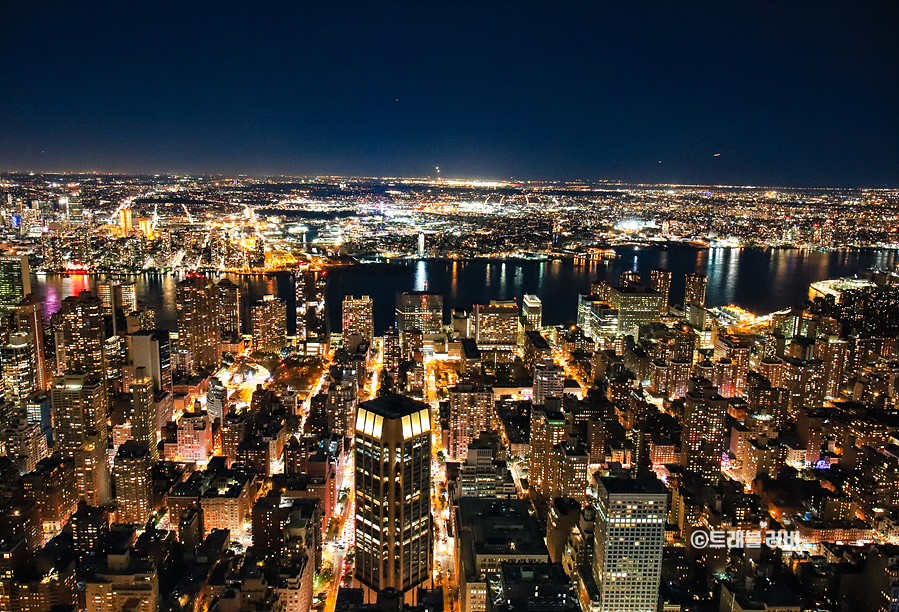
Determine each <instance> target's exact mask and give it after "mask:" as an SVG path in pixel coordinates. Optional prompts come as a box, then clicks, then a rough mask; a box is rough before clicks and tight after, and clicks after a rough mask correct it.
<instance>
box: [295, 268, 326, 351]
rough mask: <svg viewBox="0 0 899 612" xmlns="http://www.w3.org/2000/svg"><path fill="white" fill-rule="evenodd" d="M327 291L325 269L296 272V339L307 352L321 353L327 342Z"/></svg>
mask: <svg viewBox="0 0 899 612" xmlns="http://www.w3.org/2000/svg"><path fill="white" fill-rule="evenodd" d="M327 291H328V273H327V272H326V271H324V270H321V271H318V270H308V271H305V272H297V275H296V293H297V340H298V341H299V342H302V343H304V344H305V346H306V352H307V354H318V353H322V352H324V350H325V348H326V347H327V344H328V336H329V334H330V332H329V330H328V316H327V311H326V310H325V297H326V295H327Z"/></svg>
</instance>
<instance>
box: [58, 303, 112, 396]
mask: <svg viewBox="0 0 899 612" xmlns="http://www.w3.org/2000/svg"><path fill="white" fill-rule="evenodd" d="M57 316H58V319H59V325H58V327H57V342H56V355H57V372H59V373H60V374H61V373H63V372H77V373H80V374H97V375H98V376H101V377H103V378H105V377H106V375H107V371H106V354H105V351H104V349H105V341H106V325H105V323H104V321H103V304H102V302H101V301H100V299H99V298H98V297H97V296H95V295H93V294H92V293H90V292H89V291H82V292H81V293H79V294H78V295H77V296H69V297H67V298H66V299H64V300H63V301H62V307H61V308H60V311H59V313H57Z"/></svg>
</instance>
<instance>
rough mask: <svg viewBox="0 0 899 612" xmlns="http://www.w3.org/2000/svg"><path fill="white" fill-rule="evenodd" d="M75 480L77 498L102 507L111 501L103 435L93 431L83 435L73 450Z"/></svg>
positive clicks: (104, 437)
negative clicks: (82, 440) (79, 443)
mask: <svg viewBox="0 0 899 612" xmlns="http://www.w3.org/2000/svg"><path fill="white" fill-rule="evenodd" d="M75 479H76V484H77V486H78V497H79V498H80V499H83V500H85V501H86V502H87V503H88V504H90V505H91V506H104V505H106V504H108V503H109V501H110V499H112V493H111V489H110V482H109V452H108V451H107V449H106V436H105V433H104V434H101V433H100V432H98V431H96V430H94V431H89V432H87V433H86V434H85V436H84V442H83V443H82V444H81V446H79V447H78V448H77V449H76V450H75Z"/></svg>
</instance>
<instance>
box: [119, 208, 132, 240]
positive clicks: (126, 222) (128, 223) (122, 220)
mask: <svg viewBox="0 0 899 612" xmlns="http://www.w3.org/2000/svg"><path fill="white" fill-rule="evenodd" d="M133 227H134V218H133V216H132V214H131V207H130V206H125V207H124V208H121V209H120V210H119V234H120V235H122V236H127V235H128V234H130V233H131V228H133Z"/></svg>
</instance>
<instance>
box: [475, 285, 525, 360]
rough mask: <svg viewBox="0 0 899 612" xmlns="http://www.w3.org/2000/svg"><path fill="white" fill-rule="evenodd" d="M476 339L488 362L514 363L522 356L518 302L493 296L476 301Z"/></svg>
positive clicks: (482, 356)
mask: <svg viewBox="0 0 899 612" xmlns="http://www.w3.org/2000/svg"><path fill="white" fill-rule="evenodd" d="M471 316H472V319H473V320H474V339H475V342H476V343H477V345H478V349H479V350H480V351H481V359H482V360H483V362H485V363H486V364H489V363H493V364H497V363H511V362H512V361H514V360H515V357H517V356H518V325H519V323H518V320H519V316H518V304H517V303H516V302H514V301H511V300H509V301H497V300H491V302H490V304H489V305H486V306H485V305H483V304H475V306H474V310H473V312H472V315H471Z"/></svg>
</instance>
